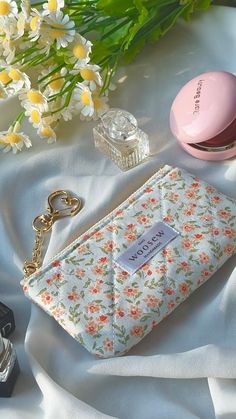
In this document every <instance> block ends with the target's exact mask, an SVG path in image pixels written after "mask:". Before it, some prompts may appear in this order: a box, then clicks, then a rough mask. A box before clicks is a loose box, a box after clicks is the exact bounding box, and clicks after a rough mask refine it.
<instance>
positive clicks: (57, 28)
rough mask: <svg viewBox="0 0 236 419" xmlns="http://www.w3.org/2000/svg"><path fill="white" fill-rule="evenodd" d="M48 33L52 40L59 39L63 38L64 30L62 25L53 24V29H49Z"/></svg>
mask: <svg viewBox="0 0 236 419" xmlns="http://www.w3.org/2000/svg"><path fill="white" fill-rule="evenodd" d="M49 33H50V35H51V36H52V38H54V39H57V38H61V36H64V35H65V33H66V31H65V30H64V25H63V23H54V25H53V29H49Z"/></svg>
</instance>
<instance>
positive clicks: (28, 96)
mask: <svg viewBox="0 0 236 419" xmlns="http://www.w3.org/2000/svg"><path fill="white" fill-rule="evenodd" d="M19 99H20V100H21V103H22V106H23V107H24V108H25V109H26V110H27V109H30V108H31V107H35V108H37V109H39V110H40V111H41V112H46V111H47V109H48V104H47V98H46V97H45V96H44V95H43V94H42V93H41V92H40V91H39V90H36V89H30V90H28V91H27V90H25V91H24V92H23V93H22V94H20V95H19Z"/></svg>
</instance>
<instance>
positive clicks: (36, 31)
mask: <svg viewBox="0 0 236 419" xmlns="http://www.w3.org/2000/svg"><path fill="white" fill-rule="evenodd" d="M42 20H43V19H42V15H41V14H40V13H39V12H38V10H37V9H32V10H31V15H30V17H29V26H30V30H29V38H30V39H31V41H37V39H38V38H39V36H40V29H41V25H42Z"/></svg>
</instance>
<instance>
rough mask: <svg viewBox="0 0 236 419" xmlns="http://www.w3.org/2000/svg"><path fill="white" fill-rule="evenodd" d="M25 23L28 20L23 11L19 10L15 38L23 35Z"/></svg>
mask: <svg viewBox="0 0 236 419" xmlns="http://www.w3.org/2000/svg"><path fill="white" fill-rule="evenodd" d="M27 24H28V22H27V17H26V15H25V13H24V12H20V13H19V14H18V18H17V23H16V29H17V34H16V36H15V39H18V38H21V37H22V36H23V35H24V33H25V29H26V27H27Z"/></svg>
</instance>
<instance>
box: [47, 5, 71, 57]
mask: <svg viewBox="0 0 236 419" xmlns="http://www.w3.org/2000/svg"><path fill="white" fill-rule="evenodd" d="M45 22H46V24H47V27H44V32H43V36H44V37H46V38H48V39H49V40H50V41H52V42H53V41H56V44H57V48H58V49H59V48H61V47H62V48H65V47H66V46H67V45H68V44H69V43H70V42H72V41H73V39H74V36H75V29H74V26H75V24H74V22H73V21H72V20H70V18H69V16H68V15H64V14H63V13H62V12H61V11H60V10H59V11H58V12H56V13H52V14H50V15H49V16H46V17H45Z"/></svg>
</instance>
